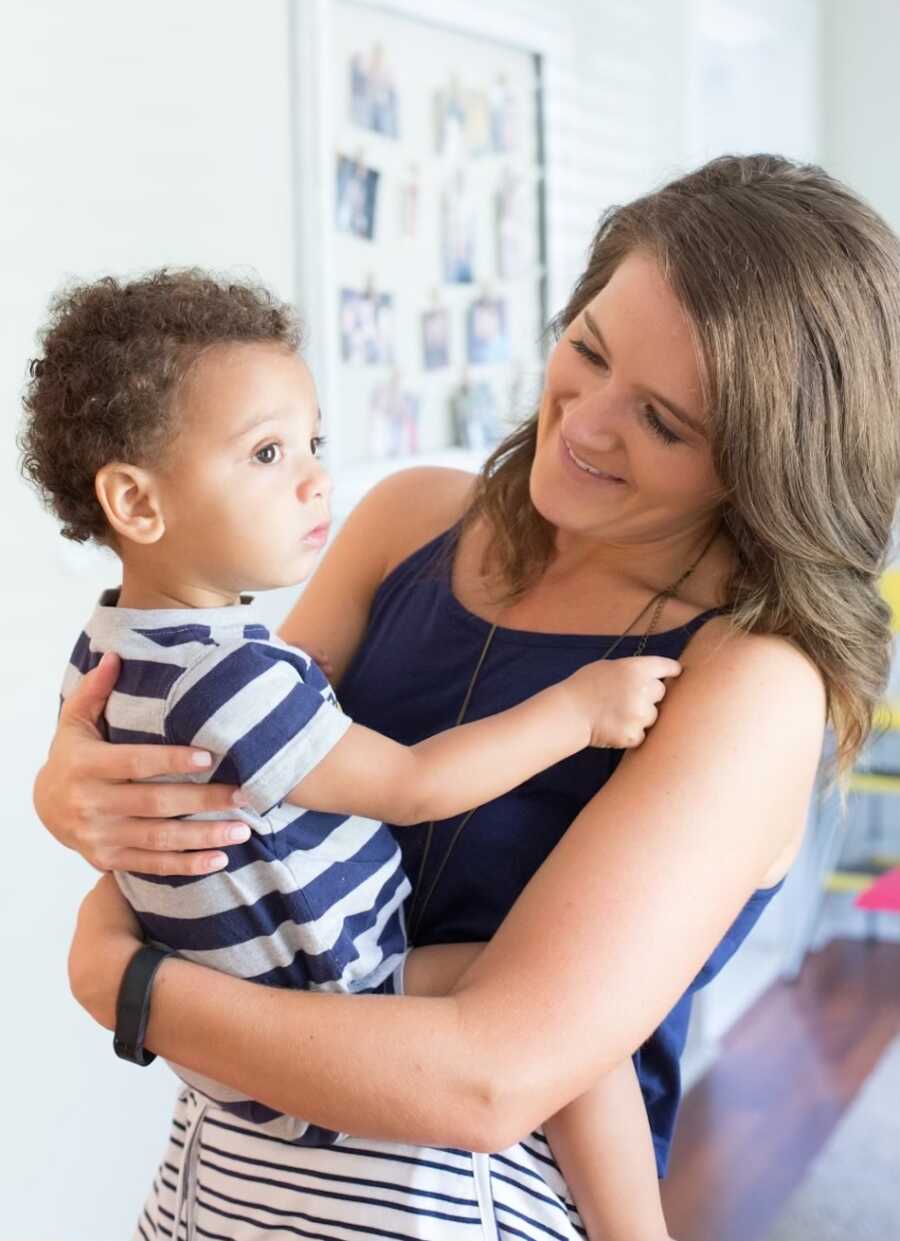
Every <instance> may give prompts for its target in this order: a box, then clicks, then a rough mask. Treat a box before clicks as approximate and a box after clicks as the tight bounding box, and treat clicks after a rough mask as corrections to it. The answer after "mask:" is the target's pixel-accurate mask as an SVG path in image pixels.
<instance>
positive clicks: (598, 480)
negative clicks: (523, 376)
mask: <svg viewBox="0 0 900 1241" xmlns="http://www.w3.org/2000/svg"><path fill="white" fill-rule="evenodd" d="M706 422H707V413H706V411H705V410H704V409H703V402H702V396H701V387H700V369H699V363H698V358H697V354H696V351H695V347H694V342H693V339H692V336H691V330H690V324H689V321H688V318H687V315H686V313H685V311H684V310H683V309H682V307H681V304H680V303H679V302H678V300H677V299H676V297H675V294H674V293H673V292H672V290H671V289H670V287H669V285H668V284H667V283H666V281H665V280H664V279H663V277H662V274H661V273H660V270H659V268H658V266H657V264H656V263H655V261H654V260H653V259H652V258H651V257H650V256H649V255H647V254H645V253H643V252H641V251H633V252H632V253H631V254H629V255H628V256H627V257H626V258H625V259H624V260H623V261H622V262H621V263H620V264H619V266H618V267H617V268H616V270H615V272H614V273H613V275H612V278H611V279H610V280H609V283H608V284H607V285H606V286H605V288H603V289H602V290H601V291H600V292H599V293H598V294H597V295H596V297H595V298H594V299H593V301H591V302H590V303H589V305H588V306H587V307H586V308H585V309H584V310H583V311H582V313H581V314H580V315H579V316H578V317H577V318H576V319H575V320H574V322H573V323H572V324H570V326H569V328H568V329H567V331H566V333H565V335H564V336H563V337H562V338H561V339H560V340H559V341H558V343H557V344H556V347H555V348H554V350H553V352H552V354H551V356H550V361H549V364H548V368H547V378H546V384H545V387H544V392H543V396H542V398H541V406H540V411H539V416H538V436H537V448H536V452H535V458H534V463H533V466H532V471H531V498H532V502H533V503H534V505H535V507H536V508H537V510H538V512H540V513H541V515H542V516H543V517H545V518H546V519H547V520H548V521H549V522H551V523H552V524H553V525H554V526H556V527H557V528H558V529H559V530H560V531H565V532H567V533H571V534H576V535H584V536H587V537H594V538H599V539H608V540H610V541H612V542H616V543H630V542H644V541H647V540H651V541H652V540H655V539H660V538H663V539H664V538H666V537H667V536H669V535H673V534H678V533H681V532H684V531H688V530H691V529H692V528H694V527H696V526H699V525H705V523H706V521H707V519H708V516H709V514H710V513H711V512H712V511H714V510H715V509H717V508H718V507H719V503H720V497H721V485H720V483H719V480H718V479H717V477H716V474H715V471H714V470H713V465H712V458H711V454H710V449H709V444H708V441H707V438H706Z"/></svg>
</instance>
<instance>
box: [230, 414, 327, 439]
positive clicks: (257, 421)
mask: <svg viewBox="0 0 900 1241" xmlns="http://www.w3.org/2000/svg"><path fill="white" fill-rule="evenodd" d="M290 413H293V410H291V409H287V408H285V409H271V410H268V411H267V412H266V413H264V414H257V415H255V416H254V417H253V418H251V419H250V420H249V422H245V423H244V425H243V426H242V427H240V428H239V429H238V430H237V431H234V432H233V433H232V434H231V435H229V437H228V443H231V442H232V441H233V440H239V439H242V438H243V436H245V435H249V434H250V432H251V431H254V430H255V429H256V428H257V427H260V426H262V425H263V424H264V423H266V422H274V421H275V419H276V418H280V417H281V416H282V415H283V414H290ZM321 425H322V411H321V409H317V410H316V430H318V429H319V427H320V426H321Z"/></svg>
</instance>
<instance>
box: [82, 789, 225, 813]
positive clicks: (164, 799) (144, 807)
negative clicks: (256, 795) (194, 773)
mask: <svg viewBox="0 0 900 1241" xmlns="http://www.w3.org/2000/svg"><path fill="white" fill-rule="evenodd" d="M237 796H239V790H238V789H237V788H235V787H234V786H233V785H231V784H168V783H167V784H131V783H123V784H119V785H116V786H115V788H114V789H110V791H109V794H108V798H107V800H108V804H106V805H104V807H103V811H104V814H105V815H107V816H108V817H110V818H131V819H174V818H177V817H178V816H180V815H185V814H216V815H218V816H219V817H220V818H222V819H229V818H231V817H233V815H234V811H235V808H236V806H237V805H239V804H241V805H246V804H247V803H246V801H245V800H243V799H241V801H240V802H238V801H236V800H235V798H236V797H237Z"/></svg>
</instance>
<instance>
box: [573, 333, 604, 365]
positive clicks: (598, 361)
mask: <svg viewBox="0 0 900 1241" xmlns="http://www.w3.org/2000/svg"><path fill="white" fill-rule="evenodd" d="M570 343H571V345H572V348H573V349H574V350H575V352H576V353H579V354H581V356H582V357H583V358H587V360H588V361H589V362H590V363H591V365H592V366H602V367H603V368H604V369H605V367H606V358H604V356H603V354H602V353H597V352H596V350H594V349H592V348H591V347H590V345H588V344H587V343H586V342H585V341H583V340H573V341H571V342H570Z"/></svg>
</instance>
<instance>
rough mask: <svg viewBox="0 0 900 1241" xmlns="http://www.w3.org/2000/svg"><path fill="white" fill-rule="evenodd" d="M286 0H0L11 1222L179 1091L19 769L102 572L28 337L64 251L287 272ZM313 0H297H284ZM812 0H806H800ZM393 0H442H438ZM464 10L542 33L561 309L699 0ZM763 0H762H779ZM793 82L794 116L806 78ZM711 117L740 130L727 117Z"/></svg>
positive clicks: (1, 721) (625, 186)
mask: <svg viewBox="0 0 900 1241" xmlns="http://www.w3.org/2000/svg"><path fill="white" fill-rule="evenodd" d="M288 2H289V0H279V2H276V0H269V2H268V3H265V4H262V3H256V4H251V3H249V2H248V0H191V3H183V2H182V0H153V2H151V0H133V2H132V3H130V4H127V5H123V4H119V3H115V2H114V0H80V3H78V4H70V3H68V0H28V3H27V4H25V3H21V4H15V5H13V4H8V5H5V6H3V7H2V10H0V169H2V177H3V180H2V192H0V272H2V280H0V398H2V407H3V408H4V410H5V411H6V434H5V435H4V436H3V437H0V464H2V471H3V472H2V478H3V483H2V486H0V510H2V511H0V555H2V560H0V563H2V564H3V567H4V595H3V603H4V606H3V609H2V612H0V617H2V619H0V625H2V637H3V639H4V641H5V643H6V646H7V648H8V649H9V650H10V651H11V657H10V658H9V659H8V660H7V667H6V669H5V675H6V679H5V683H4V692H3V704H4V710H3V712H2V714H0V754H2V761H3V770H4V773H5V775H6V789H5V793H6V797H5V806H6V812H5V814H4V819H3V829H4V832H5V839H6V845H7V848H6V857H7V864H6V866H5V868H4V870H3V878H2V880H0V884H2V890H0V910H2V914H0V918H2V924H0V931H2V938H3V948H4V952H3V960H4V966H5V970H4V984H5V993H4V994H5V1001H4V1005H3V1008H4V1015H5V1020H4V1022H3V1024H2V1030H3V1035H2V1052H3V1060H2V1063H3V1066H4V1071H5V1081H4V1087H5V1088H4V1091H3V1098H4V1103H5V1111H6V1114H7V1116H8V1117H11V1118H12V1120H11V1122H8V1123H7V1124H6V1125H5V1126H4V1128H3V1133H2V1136H0V1167H2V1169H3V1172H2V1177H3V1184H4V1188H5V1192H4V1193H3V1211H2V1214H0V1241H38V1239H40V1241H114V1239H120V1238H122V1237H125V1236H128V1235H130V1229H131V1227H132V1224H133V1220H134V1216H135V1211H136V1207H137V1205H138V1204H139V1203H140V1201H141V1199H142V1197H143V1195H144V1192H145V1190H146V1187H147V1184H148V1182H149V1177H150V1175H151V1173H152V1171H153V1169H154V1168H155V1166H156V1163H157V1160H158V1158H159V1154H160V1151H161V1148H162V1144H163V1140H164V1134H165V1131H166V1122H167V1118H168V1111H169V1106H170V1100H171V1097H172V1094H173V1093H174V1083H173V1080H172V1079H171V1078H170V1077H169V1075H168V1074H167V1071H166V1070H165V1069H163V1068H162V1067H159V1066H157V1067H155V1068H153V1069H150V1070H148V1071H146V1072H141V1071H140V1070H137V1069H135V1068H133V1067H131V1066H127V1065H123V1064H120V1063H118V1062H117V1061H116V1060H115V1059H114V1057H113V1055H112V1051H111V1048H110V1046H109V1039H108V1038H107V1037H106V1036H105V1035H102V1034H101V1033H99V1032H98V1031H97V1030H96V1029H95V1028H94V1027H93V1026H91V1024H90V1022H89V1021H88V1019H87V1018H86V1017H85V1016H83V1015H82V1014H81V1012H80V1011H79V1010H78V1009H77V1008H76V1006H75V1005H74V1003H73V1002H72V1001H71V1000H70V999H69V997H68V989H67V985H66V979H65V955H66V948H67V944H68V939H69V935H70V929H71V925H72V919H73V915H74V911H75V908H76V905H77V901H78V897H79V894H80V893H81V892H82V891H83V890H84V889H85V888H86V887H87V885H88V884H89V883H90V882H92V872H89V871H88V869H87V868H86V867H85V866H84V864H83V863H81V862H80V861H79V859H77V858H76V857H74V856H72V855H70V854H68V853H66V852H64V851H63V850H62V849H60V848H59V847H58V846H56V845H55V844H54V843H53V842H52V841H51V840H50V838H49V837H48V836H47V835H46V834H45V833H44V832H43V831H42V830H41V829H40V828H39V826H38V825H37V823H36V821H35V819H34V815H33V811H32V809H31V805H30V787H31V780H32V776H33V773H34V771H35V770H36V768H37V767H38V765H39V764H40V762H41V761H42V757H43V754H44V751H45V747H46V744H47V741H48V738H49V735H50V732H51V729H52V727H53V722H54V716H55V703H56V695H57V689H58V684H59V680H60V676H61V672H62V667H63V665H64V662H65V660H66V658H67V656H68V653H69V650H70V648H71V645H72V642H73V640H74V637H75V635H76V633H77V630H78V627H79V625H80V623H81V621H82V620H83V619H84V617H85V615H86V614H87V612H88V611H89V609H90V607H91V605H92V603H93V600H94V598H95V596H96V593H97V591H98V590H99V588H100V587H101V586H102V585H105V584H107V583H108V582H109V581H111V580H114V577H115V573H114V566H112V565H108V564H105V563H103V562H102V561H100V560H99V559H98V558H97V557H96V556H94V555H91V554H90V553H88V552H84V551H80V550H79V549H76V548H74V547H72V546H70V545H68V544H66V543H64V541H63V540H62V539H60V537H59V536H58V534H57V532H56V528H55V525H54V523H53V521H52V520H51V519H50V518H49V517H47V516H45V515H43V514H42V513H41V512H40V510H39V508H38V505H37V502H36V501H35V499H34V497H33V496H32V494H31V493H30V491H29V490H28V489H27V488H26V487H25V485H24V484H23V483H22V482H21V481H16V480H15V479H14V470H15V462H16V452H15V448H14V446H13V443H12V439H13V427H14V424H15V422H16V419H17V410H18V401H19V394H20V390H21V386H22V382H23V379H24V374H25V365H26V360H27V358H28V357H29V356H30V353H31V351H32V349H33V333H34V330H35V327H36V325H37V324H38V323H39V322H40V320H41V318H42V316H43V314H44V309H45V306H46V302H47V298H48V296H49V294H50V292H51V290H52V289H54V288H55V287H56V286H57V285H58V284H59V283H60V281H61V280H62V279H64V278H65V277H67V276H69V275H78V276H82V277H85V276H88V277H89V276H94V275H98V274H101V273H103V272H107V271H116V272H126V271H139V270H141V269H144V268H147V267H150V266H153V265H158V264H162V263H197V264H200V265H208V266H213V267H217V268H222V267H250V268H253V269H255V270H256V271H257V272H258V273H259V274H260V275H261V277H262V278H263V279H264V280H265V281H267V282H268V283H269V284H271V285H272V286H273V287H274V288H275V289H276V290H277V291H278V292H279V293H281V294H282V295H285V296H290V295H291V294H292V291H293V289H294V287H295V283H296V282H295V279H294V276H295V270H294V265H295V255H294V253H293V243H292V237H293V232H294V219H295V215H296V214H297V213H299V210H300V208H301V207H303V205H304V204H303V202H302V201H293V200H292V185H291V177H292V158H291V127H290V83H289V75H288V26H289V21H288ZM312 3H313V0H302V2H301V0H295V3H294V16H295V19H296V20H302V19H303V13H304V8H305V7H306V6H308V5H311V4H312ZM759 3H761V0H758V2H757V3H755V4H754V3H752V2H751V0H731V3H729V4H727V5H726V6H725V7H727V8H729V9H730V10H735V9H737V10H740V11H745V10H748V9H751V10H753V9H758V8H759ZM798 3H799V0H798ZM810 3H811V0H803V3H802V4H800V8H802V10H803V11H804V13H808V11H809V9H810ZM396 6H397V7H400V8H402V9H404V10H405V11H411V10H413V11H419V12H427V13H428V14H430V15H431V16H432V17H434V18H436V19H438V20H439V19H440V16H441V12H442V9H443V7H444V6H443V4H442V3H441V0H396ZM885 7H887V6H885ZM794 8H795V9H796V8H797V5H795V6H794ZM308 11H309V10H308V8H307V12H308ZM454 12H455V13H457V15H458V16H460V17H461V16H462V15H463V14H464V13H466V12H470V13H471V14H472V16H473V20H475V21H476V22H490V23H493V24H494V25H495V26H496V33H497V35H498V37H503V35H504V32H507V34H508V32H510V31H515V32H517V33H518V34H521V33H522V32H524V31H529V32H532V33H533V34H534V35H535V37H537V38H539V39H540V40H542V41H543V42H544V43H545V44H546V47H547V48H548V66H547V87H548V114H547V123H548V127H549V134H548V150H547V169H548V207H549V218H550V227H551V232H550V238H549V242H550V303H551V307H552V308H553V309H556V308H558V307H559V306H560V305H561V303H562V301H563V300H564V298H565V296H566V294H567V292H568V289H569V287H570V285H571V283H572V281H573V280H574V278H575V277H576V276H577V275H578V272H579V270H580V267H581V264H582V260H583V257H584V254H585V250H586V247H587V245H588V242H589V240H590V235H591V232H592V230H593V227H594V225H595V223H596V220H597V217H598V215H599V213H600V211H601V210H602V208H603V207H604V206H605V205H607V204H608V203H609V202H611V201H622V200H625V199H627V198H629V197H632V196H633V195H635V194H637V193H639V192H641V191H643V190H645V189H647V188H649V187H650V186H651V185H653V184H655V183H657V182H659V181H660V180H661V179H662V178H664V177H665V176H667V175H669V174H671V173H674V172H676V171H677V170H678V169H679V168H682V167H683V166H684V164H685V156H686V153H687V152H688V150H689V149H690V146H691V143H692V142H693V141H696V129H695V128H694V129H691V124H692V123H689V113H690V108H689V90H688V76H689V72H690V69H689V65H690V61H691V56H692V52H691V46H692V45H691V41H690V31H691V30H692V29H693V28H694V27H693V26H692V24H691V23H692V22H693V21H694V18H695V13H694V7H693V0H676V2H674V3H672V2H669V0H642V3H641V4H639V5H637V4H634V3H632V2H631V0H596V2H594V0H592V2H591V3H585V2H584V0H557V3H556V4H555V5H554V6H552V8H548V6H547V5H546V4H545V3H543V0H496V3H495V4H493V5H491V6H485V5H484V4H483V3H481V2H480V0H457V2H456V4H455V6H454ZM773 12H774V8H773V6H771V5H770V6H768V10H767V13H768V19H769V20H775V18H774V17H773ZM777 29H778V28H777V26H776V34H777ZM792 46H793V53H791V54H786V56H785V57H784V58H783V63H782V65H781V68H780V70H779V72H780V73H781V74H782V76H783V77H784V78H787V79H789V78H791V77H792V75H793V74H794V71H795V70H796V66H797V63H798V60H797V58H798V57H799V63H801V64H802V65H803V66H807V65H808V63H809V58H810V56H811V55H813V53H812V52H811V51H810V50H809V48H808V47H806V46H799V45H792ZM328 68H329V67H327V66H326V71H328ZM804 72H805V70H804ZM752 97H753V83H745V84H744V86H743V87H742V90H741V92H739V95H738V97H737V102H735V103H733V107H734V109H735V112H734V120H735V123H737V122H738V121H740V124H741V126H742V128H741V129H740V136H741V138H742V139H743V140H744V142H745V143H749V144H750V145H754V144H755V143H757V142H759V140H760V137H761V135H763V134H764V135H765V144H767V145H768V144H770V140H771V144H772V145H776V146H777V145H781V143H778V142H775V141H774V139H775V136H776V135H775V134H773V128H772V126H771V125H769V127H768V128H763V127H762V125H763V122H762V121H760V122H759V123H758V124H757V126H756V128H755V129H754V126H753V123H750V122H747V121H746V114H747V108H748V107H749V105H750V102H751V100H752ZM803 100H804V102H803V104H802V106H803V108H804V109H806V111H804V112H803V116H804V117H807V116H808V108H809V106H810V102H809V100H810V97H809V95H808V93H804V94H803ZM798 106H799V105H798ZM751 112H752V108H751ZM763 119H764V120H765V118H763ZM769 119H771V116H769ZM766 123H767V124H768V122H766ZM804 123H805V122H804ZM689 130H690V132H689ZM792 132H793V131H792ZM719 138H720V139H721V141H723V142H726V141H727V145H729V146H734V145H736V139H735V137H734V135H733V134H731V135H729V134H727V133H726V132H725V131H722V130H721V129H720V131H719ZM802 153H803V154H806V153H807V152H805V151H804V152H802ZM302 172H303V169H302V168H301V169H300V173H301V176H300V178H299V182H300V184H301V186H302V185H303V177H302ZM301 257H303V256H301ZM305 257H306V258H309V257H310V256H308V255H307V256H305ZM307 267H308V264H307ZM298 271H299V267H298ZM308 276H309V273H308V270H307V272H306V273H305V274H304V276H303V281H304V283H305V282H306V281H307V279H308ZM327 327H328V325H326V330H327ZM284 605H285V598H284V597H283V596H280V597H278V598H276V599H274V600H272V601H271V602H270V604H269V607H270V610H271V613H272V614H273V615H277V614H278V612H280V611H281V610H282V609H283V607H284ZM20 858H21V859H22V862H20V861H19V859H20Z"/></svg>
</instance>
